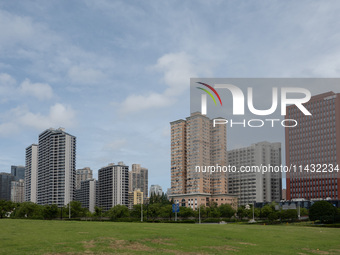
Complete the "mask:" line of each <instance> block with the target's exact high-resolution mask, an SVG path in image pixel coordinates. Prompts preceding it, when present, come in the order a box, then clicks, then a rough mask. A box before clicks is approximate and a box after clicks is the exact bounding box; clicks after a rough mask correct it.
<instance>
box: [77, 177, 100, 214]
mask: <svg viewBox="0 0 340 255" xmlns="http://www.w3.org/2000/svg"><path fill="white" fill-rule="evenodd" d="M96 190H97V181H96V180H95V179H87V180H84V181H82V182H81V183H80V188H79V189H76V191H75V194H76V195H75V200H76V201H79V202H80V203H81V205H82V207H83V208H87V209H88V210H89V211H90V212H91V213H93V212H94V211H95V206H96V198H97V195H96Z"/></svg>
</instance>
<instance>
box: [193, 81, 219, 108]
mask: <svg viewBox="0 0 340 255" xmlns="http://www.w3.org/2000/svg"><path fill="white" fill-rule="evenodd" d="M196 83H198V84H201V85H203V86H206V87H207V88H209V89H210V90H211V91H212V92H214V94H215V95H216V96H217V98H218V100H219V101H220V104H221V106H222V100H221V97H220V95H219V94H218V93H217V91H216V90H215V89H214V88H213V87H211V86H210V85H209V84H206V83H203V82H196ZM196 88H198V89H201V90H203V91H204V92H206V93H207V94H208V95H209V96H210V97H211V98H212V99H213V100H214V103H215V105H217V103H216V100H215V97H214V96H213V94H211V92H210V91H209V90H207V89H204V88H201V87H196Z"/></svg>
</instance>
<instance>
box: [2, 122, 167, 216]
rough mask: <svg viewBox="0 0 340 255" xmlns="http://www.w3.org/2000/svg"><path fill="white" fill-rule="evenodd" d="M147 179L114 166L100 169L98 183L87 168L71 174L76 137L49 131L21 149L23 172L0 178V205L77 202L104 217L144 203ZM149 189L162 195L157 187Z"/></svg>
mask: <svg viewBox="0 0 340 255" xmlns="http://www.w3.org/2000/svg"><path fill="white" fill-rule="evenodd" d="M148 178H149V177H148V169H147V168H144V167H141V165H140V164H133V165H132V170H131V171H129V167H128V166H126V165H125V164H124V163H123V162H118V163H117V164H114V163H110V164H108V166H105V167H102V168H100V169H99V170H98V180H96V179H94V178H93V170H91V168H89V167H84V168H81V169H76V137H75V136H73V135H71V134H69V133H66V132H65V130H64V129H63V128H58V129H53V128H50V129H47V130H45V131H44V132H42V133H41V134H40V135H39V139H38V143H37V144H32V145H30V146H28V147H27V148H26V166H12V167H11V173H0V200H12V201H13V202H24V201H30V202H33V203H37V204H40V205H46V204H48V205H51V204H56V205H58V206H59V207H63V206H65V205H67V204H68V203H69V202H70V201H74V200H76V201H79V202H81V204H82V206H83V207H85V208H88V209H89V211H91V212H94V211H95V207H96V206H98V207H101V208H103V210H104V211H107V210H109V209H110V208H112V207H114V206H115V205H118V204H120V205H125V206H127V207H129V208H133V205H136V204H142V203H144V202H145V201H147V199H148ZM152 186H155V187H157V189H155V192H156V193H157V194H159V193H162V188H161V187H160V186H159V185H152ZM152 190H153V189H152Z"/></svg>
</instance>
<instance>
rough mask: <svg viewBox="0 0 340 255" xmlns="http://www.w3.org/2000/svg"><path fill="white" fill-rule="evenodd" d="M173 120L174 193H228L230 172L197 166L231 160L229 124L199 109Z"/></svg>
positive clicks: (172, 182)
mask: <svg viewBox="0 0 340 255" xmlns="http://www.w3.org/2000/svg"><path fill="white" fill-rule="evenodd" d="M170 124H171V196H174V195H178V194H193V193H204V194H225V193H227V174H226V173H224V172H219V173H217V172H215V173H207V172H202V171H201V172H196V167H197V166H199V167H201V168H203V167H208V166H216V165H220V166H225V165H226V164H227V130H226V125H216V127H213V123H212V120H210V119H209V118H208V117H206V116H204V115H202V114H200V113H198V112H196V113H192V114H191V116H190V117H187V118H186V120H177V121H173V122H171V123H170Z"/></svg>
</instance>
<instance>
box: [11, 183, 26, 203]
mask: <svg viewBox="0 0 340 255" xmlns="http://www.w3.org/2000/svg"><path fill="white" fill-rule="evenodd" d="M11 200H12V201H13V202H15V203H22V202H24V201H25V182H24V180H23V179H19V180H18V181H12V182H11Z"/></svg>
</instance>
